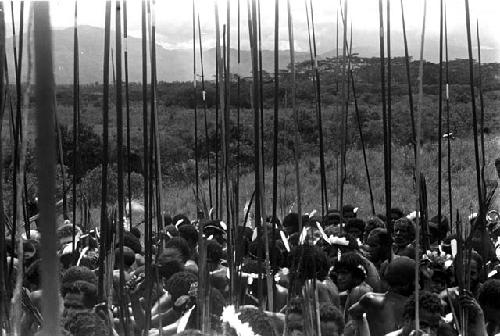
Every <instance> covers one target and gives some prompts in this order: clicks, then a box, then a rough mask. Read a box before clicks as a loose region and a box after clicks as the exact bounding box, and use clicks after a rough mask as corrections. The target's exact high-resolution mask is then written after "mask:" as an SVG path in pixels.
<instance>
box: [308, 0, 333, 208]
mask: <svg viewBox="0 0 500 336" xmlns="http://www.w3.org/2000/svg"><path fill="white" fill-rule="evenodd" d="M309 8H310V10H311V28H312V51H313V52H312V55H311V57H312V60H311V61H312V63H313V64H312V65H313V71H314V76H315V77H314V78H315V81H314V83H315V89H316V90H315V92H316V118H317V122H318V130H319V133H318V136H319V162H320V176H321V200H322V202H321V205H322V206H321V216H322V217H324V216H325V215H326V211H328V188H327V183H326V169H325V150H324V136H323V120H322V112H321V80H320V74H319V69H318V59H317V52H316V31H315V28H314V9H313V5H312V1H311V0H309ZM306 9H307V5H306ZM307 21H308V26H309V16H308V19H307Z"/></svg>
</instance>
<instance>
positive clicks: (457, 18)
mask: <svg viewBox="0 0 500 336" xmlns="http://www.w3.org/2000/svg"><path fill="white" fill-rule="evenodd" d="M308 1H309V0H308ZM230 2H231V36H232V39H231V40H232V42H231V43H232V46H233V47H236V41H237V40H236V36H237V6H238V0H231V1H230ZM279 2H280V48H281V49H288V32H287V16H286V13H287V11H286V4H287V1H286V0H280V1H279ZM312 2H313V7H314V19H315V27H316V37H317V44H318V49H319V52H320V53H321V52H325V51H328V50H332V49H335V44H336V24H337V9H338V6H339V1H335V0H313V1H312ZM114 3H115V2H114V1H113V4H114ZM127 3H128V8H129V9H128V22H129V33H130V35H132V36H136V37H140V22H141V21H140V20H141V17H140V16H141V1H140V0H128V2H127ZM195 3H196V7H197V12H198V13H199V15H200V20H201V24H202V32H203V35H204V36H203V43H204V47H207V48H208V47H213V46H214V45H215V23H214V17H215V14H214V13H215V10H214V4H215V1H214V0H196V1H195ZM218 3H219V13H220V21H221V24H223V23H225V21H226V3H227V1H226V0H219V1H218ZM291 3H292V12H293V20H294V30H295V37H296V48H297V50H301V51H306V50H307V48H308V44H307V43H308V42H307V24H306V14H305V4H304V0H291ZM386 3H387V0H385V1H384V11H385V5H386ZM423 3H424V1H423V0H403V5H404V7H405V8H404V10H405V15H406V26H407V32H408V40H409V44H410V46H417V45H419V44H420V33H421V29H422V13H423ZM445 3H446V6H447V10H448V31H449V36H450V44H455V45H459V46H463V48H467V44H466V30H465V1H464V0H447V1H445ZM390 4H391V31H392V32H391V34H392V39H393V45H394V46H397V45H399V44H400V43H402V42H401V41H402V28H401V27H402V26H401V5H400V0H392V1H391V2H390ZM5 5H6V6H7V8H9V9H10V2H5ZM15 5H16V6H15V8H18V6H19V0H16V1H15ZM348 6H349V7H348V18H349V22H350V23H352V26H353V31H354V32H353V48H354V49H356V46H359V47H362V46H364V45H366V44H369V43H371V44H373V43H374V40H375V41H377V39H378V31H379V28H378V27H379V14H378V0H348ZM104 8H105V1H104V0H80V1H79V2H78V11H79V14H78V23H79V24H81V25H91V26H97V27H103V26H104ZM470 8H471V26H472V34H473V36H474V37H475V31H476V28H475V25H476V20H477V19H478V20H479V25H480V33H481V49H482V50H489V49H500V38H499V36H500V34H498V31H499V28H500V24H499V20H500V0H470ZM73 11H74V2H73V1H71V0H52V1H51V13H52V24H53V26H54V27H57V28H65V27H71V26H72V25H73ZM113 12H114V11H113ZM427 14H428V15H427V26H426V34H427V35H426V40H427V39H429V40H430V41H432V40H433V39H434V40H435V39H437V38H438V37H439V0H428V6H427ZM261 15H262V18H261V21H262V43H263V48H264V49H273V43H274V1H273V0H262V1H261ZM113 17H114V13H113ZM7 20H8V22H10V11H9V15H8V17H7ZM112 20H114V18H113V19H112ZM246 20H247V0H241V39H242V42H241V43H242V48H246V49H248V28H247V27H248V26H247V21H246ZM156 21H157V41H158V42H159V43H160V44H161V45H163V46H164V47H166V48H172V49H186V48H192V1H190V0H156ZM112 27H114V24H113V25H112ZM474 44H475V38H474ZM340 45H341V43H340ZM427 47H428V48H434V47H435V46H433V45H430V46H429V45H428V46H427ZM497 55H499V57H498V58H499V60H498V61H500V53H498V54H497Z"/></svg>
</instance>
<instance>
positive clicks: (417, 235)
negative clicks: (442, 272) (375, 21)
mask: <svg viewBox="0 0 500 336" xmlns="http://www.w3.org/2000/svg"><path fill="white" fill-rule="evenodd" d="M426 16H427V0H424V14H423V22H422V35H421V40H420V64H419V87H418V111H417V112H418V113H417V125H416V131H417V139H416V140H417V146H418V150H417V156H416V158H415V161H416V168H415V175H416V180H417V183H416V186H415V188H416V192H417V201H416V209H419V208H420V206H419V205H420V198H421V195H420V186H421V184H420V183H421V178H422V177H423V174H421V167H420V164H421V162H420V157H421V155H422V143H421V136H422V107H423V95H424V92H423V79H424V41H425V39H424V38H425V19H426ZM420 215H421V213H420V212H417V218H416V219H417V225H416V228H415V255H416V256H420V224H421V219H420ZM415 259H416V264H415V330H420V311H419V290H420V284H419V276H420V258H419V257H417V258H415Z"/></svg>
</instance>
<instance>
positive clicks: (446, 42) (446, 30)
mask: <svg viewBox="0 0 500 336" xmlns="http://www.w3.org/2000/svg"><path fill="white" fill-rule="evenodd" d="M444 45H445V73H446V133H447V134H448V136H447V137H446V142H447V147H446V149H447V150H446V155H447V160H446V164H447V170H448V205H449V210H450V211H449V214H450V223H451V224H452V223H453V191H452V190H451V139H450V138H451V136H450V86H449V72H448V19H447V14H446V6H445V9H444ZM452 227H453V226H452Z"/></svg>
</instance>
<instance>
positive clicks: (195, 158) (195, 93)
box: [193, 0, 200, 218]
mask: <svg viewBox="0 0 500 336" xmlns="http://www.w3.org/2000/svg"><path fill="white" fill-rule="evenodd" d="M193 98H194V174H195V185H196V199H197V200H198V199H199V197H200V195H199V190H200V186H199V183H200V180H199V171H198V99H197V90H196V7H195V2H194V0H193ZM196 204H198V203H197V202H196ZM198 210H199V209H198V206H196V217H197V218H198V212H199V211H198Z"/></svg>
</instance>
